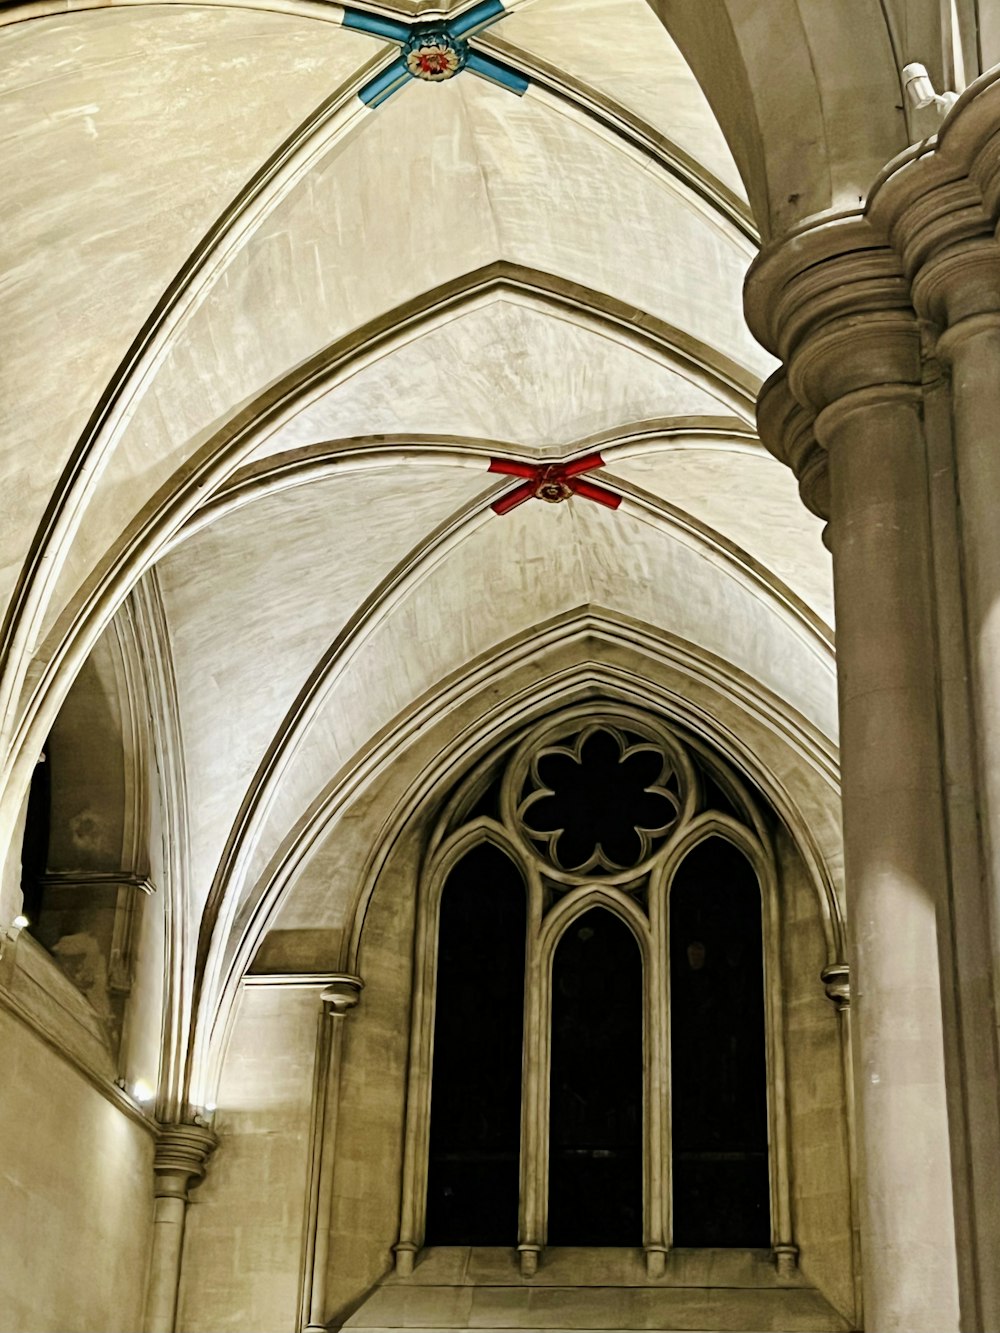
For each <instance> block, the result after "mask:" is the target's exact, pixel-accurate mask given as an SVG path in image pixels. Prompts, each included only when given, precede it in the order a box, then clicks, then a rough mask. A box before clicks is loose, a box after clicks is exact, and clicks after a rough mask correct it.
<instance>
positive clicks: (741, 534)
mask: <svg viewBox="0 0 1000 1333" xmlns="http://www.w3.org/2000/svg"><path fill="white" fill-rule="evenodd" d="M612 466H613V469H614V473H615V475H616V476H619V477H622V478H623V479H624V480H626V481H632V482H634V483H635V484H636V485H637V486H641V487H643V488H644V489H645V490H647V491H650V492H651V493H652V494H654V495H658V496H660V497H661V498H662V499H663V500H666V501H667V503H668V504H671V505H676V507H677V508H678V509H681V510H683V511H684V512H686V513H688V514H691V515H692V516H693V517H694V518H696V519H699V520H700V521H701V522H702V523H706V524H707V525H708V526H709V527H710V528H712V529H714V530H715V531H716V532H719V533H721V534H722V535H723V536H724V537H727V538H728V539H729V540H730V541H732V542H734V543H735V544H736V545H737V546H739V547H742V549H743V550H744V551H746V552H747V554H748V555H750V556H752V557H753V558H754V559H755V560H757V561H759V562H760V564H761V565H762V566H764V568H765V569H769V570H771V571H772V572H773V573H774V574H776V575H777V576H778V578H779V579H781V580H783V581H784V582H785V583H786V584H787V585H788V587H789V588H790V589H791V590H792V591H793V592H794V593H795V594H796V595H797V596H798V597H801V598H802V600H803V601H804V602H805V603H806V605H807V606H809V607H811V608H812V610H813V611H814V612H815V613H816V615H818V616H819V617H820V618H821V619H822V620H823V621H825V622H826V624H827V625H832V624H833V565H832V561H831V559H830V552H829V551H828V550H827V549H826V547H825V546H824V545H823V539H822V533H823V521H822V519H818V518H817V517H816V516H815V515H814V514H811V513H810V512H809V510H808V509H806V507H805V505H804V504H803V503H802V501H801V500H800V499H799V492H798V487H797V486H796V483H795V477H794V476H793V475H792V473H791V471H790V470H789V469H788V468H786V467H785V466H784V465H783V464H781V463H779V462H778V460H777V459H776V458H773V457H772V456H771V455H770V454H768V453H765V451H764V450H763V448H761V447H760V446H759V445H758V446H757V447H756V449H755V450H753V451H751V449H750V448H748V447H747V444H746V443H745V442H728V443H727V442H726V441H725V440H724V439H720V440H713V441H711V442H710V443H705V442H702V443H701V445H700V447H699V441H698V438H697V437H695V438H694V439H684V440H683V441H675V440H670V439H667V440H661V441H658V442H655V441H652V440H651V441H649V444H648V447H647V450H646V452H644V453H642V454H640V455H633V456H632V457H630V458H622V459H616V460H615V461H614V463H613V464H612Z"/></svg>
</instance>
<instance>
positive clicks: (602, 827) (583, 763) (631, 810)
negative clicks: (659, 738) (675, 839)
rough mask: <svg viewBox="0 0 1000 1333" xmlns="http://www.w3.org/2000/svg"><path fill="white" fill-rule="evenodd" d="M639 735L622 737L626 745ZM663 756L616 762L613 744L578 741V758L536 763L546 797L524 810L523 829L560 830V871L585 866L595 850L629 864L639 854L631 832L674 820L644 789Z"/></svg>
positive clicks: (609, 738) (637, 755) (602, 739)
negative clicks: (524, 823)
mask: <svg viewBox="0 0 1000 1333" xmlns="http://www.w3.org/2000/svg"><path fill="white" fill-rule="evenodd" d="M639 739H640V738H639V737H634V736H631V735H629V734H626V736H625V740H626V742H627V743H628V744H635V743H636V742H637V741H639ZM662 769H663V758H662V756H661V755H660V754H658V753H656V752H655V751H651V750H638V751H635V752H633V753H632V754H630V755H628V757H627V758H625V759H622V754H621V746H620V744H619V742H618V740H617V739H616V738H615V737H614V736H613V735H612V734H611V733H610V732H607V731H595V732H593V733H592V734H591V735H590V736H588V737H587V739H586V740H585V741H584V743H583V746H582V748H581V750H580V758H579V759H577V758H575V757H574V756H573V755H571V754H564V753H560V752H556V753H554V754H546V755H544V756H543V757H542V758H541V759H540V760H539V763H538V776H539V777H540V778H541V780H542V782H543V783H544V784H545V786H546V787H548V788H549V789H550V793H551V794H550V795H547V796H543V797H542V798H541V799H540V800H538V801H535V802H534V803H533V804H532V805H531V806H529V808H528V812H527V816H526V822H527V824H528V827H529V829H531V830H533V831H535V832H538V833H546V832H552V831H554V830H556V829H560V830H561V832H560V834H559V836H558V838H557V839H556V840H555V846H554V855H555V858H556V861H557V863H558V864H559V865H560V866H562V867H563V869H565V870H572V869H577V868H578V867H580V866H583V865H586V864H587V863H588V861H589V860H590V858H591V856H592V855H593V854H594V852H595V850H596V849H597V848H601V849H602V850H603V852H604V855H605V856H606V857H607V858H608V860H610V861H612V862H613V863H614V864H615V865H618V866H631V865H634V864H635V863H636V862H637V861H638V860H639V859H640V857H641V855H642V843H641V840H640V838H639V835H638V833H637V832H636V830H637V829H640V828H641V829H648V830H650V831H655V830H659V829H661V828H663V827H665V826H666V825H668V824H669V823H670V822H671V820H672V819H673V817H674V807H673V806H672V804H671V803H670V802H669V801H668V800H667V799H666V798H665V797H664V796H663V795H662V794H660V793H659V792H655V791H653V792H651V791H647V790H646V788H647V787H650V786H652V785H653V784H654V783H656V782H657V781H658V780H659V777H660V774H661V772H662Z"/></svg>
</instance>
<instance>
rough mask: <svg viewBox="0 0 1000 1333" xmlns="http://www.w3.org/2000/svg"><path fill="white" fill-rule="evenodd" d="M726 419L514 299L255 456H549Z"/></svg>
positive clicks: (634, 358) (610, 344)
mask: <svg viewBox="0 0 1000 1333" xmlns="http://www.w3.org/2000/svg"><path fill="white" fill-rule="evenodd" d="M729 411H730V407H729V404H727V403H725V402H724V401H723V400H722V399H721V398H719V397H718V396H716V395H713V394H711V393H709V392H707V391H706V390H705V389H704V388H703V387H702V386H701V385H699V384H697V383H696V382H694V381H693V379H690V378H685V377H684V376H683V375H681V374H678V373H677V372H676V371H675V370H674V369H672V368H671V367H670V366H667V365H664V364H663V362H662V361H660V360H657V359H656V358H655V357H654V355H653V354H652V353H651V352H647V353H645V354H644V353H642V352H638V351H635V350H633V349H631V348H629V347H626V346H624V345H623V344H622V343H621V342H618V341H616V340H615V339H614V338H612V337H611V336H609V335H606V334H603V333H595V332H592V331H590V330H589V329H586V328H581V327H580V326H579V325H576V324H574V323H572V322H571V321H570V319H569V318H568V317H567V316H566V315H565V314H563V315H561V316H560V315H557V314H556V313H555V312H546V311H545V310H539V309H537V308H534V307H532V306H531V305H529V304H526V303H524V302H521V301H519V300H517V299H516V297H506V298H497V299H494V300H491V301H489V303H488V304H485V305H482V306H478V307H476V308H474V309H472V310H470V311H468V312H467V313H464V314H460V315H458V316H456V317H455V318H454V319H451V320H449V321H448V322H447V323H445V324H441V325H439V326H438V327H436V328H433V329H431V330H429V331H428V332H427V333H425V334H423V335H422V336H421V337H419V338H415V339H414V340H413V341H412V342H409V343H405V344H403V345H402V346H401V347H398V348H396V349H393V350H391V351H389V352H387V353H386V355H385V356H383V357H381V358H380V359H379V360H378V361H375V362H374V363H370V364H367V365H365V366H363V367H362V369H360V370H359V371H358V372H357V373H356V374H354V375H352V376H351V377H350V378H349V379H347V380H345V381H344V382H343V383H341V384H339V385H338V386H337V387H336V388H334V389H332V390H330V392H329V393H327V394H325V395H324V396H323V397H322V398H320V399H318V400H317V401H316V402H313V403H311V404H310V405H309V406H308V407H306V408H305V409H304V410H303V411H302V412H300V413H299V414H298V415H297V416H295V417H293V418H292V419H291V420H290V421H288V422H287V423H286V424H285V425H283V426H282V427H281V429H280V430H278V431H277V432H276V433H275V434H274V435H272V436H270V437H269V438H268V440H267V441H266V442H265V443H264V444H262V445H261V446H260V447H259V448H258V449H257V450H256V451H255V453H254V458H255V459H260V458H264V457H267V456H268V455H270V454H272V453H280V452H281V451H282V450H285V449H294V448H297V447H299V446H301V445H306V444H313V443H316V442H318V441H321V440H335V439H348V438H351V437H354V436H361V435H376V434H378V433H380V432H381V433H386V434H395V433H405V432H413V433H420V434H431V435H433V434H434V433H435V432H436V433H440V434H442V435H461V436H467V437H469V438H472V439H483V440H498V441H508V442H510V443H512V444H516V445H519V446H524V447H526V448H528V449H532V450H536V451H538V452H540V453H551V452H552V451H553V450H555V451H559V450H561V449H563V448H565V447H567V446H569V445H572V444H574V443H576V442H577V441H580V440H584V439H586V438H587V437H588V436H590V435H595V434H597V433H598V432H601V431H614V430H615V429H616V428H617V427H619V426H621V425H622V424H624V423H628V422H632V421H641V420H644V419H645V418H647V417H653V416H682V415H688V416H700V415H705V416H719V415H726V414H728V413H729Z"/></svg>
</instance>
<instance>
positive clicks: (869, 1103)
mask: <svg viewBox="0 0 1000 1333" xmlns="http://www.w3.org/2000/svg"><path fill="white" fill-rule="evenodd" d="M839 332H841V333H842V335H843V336H842V337H836V336H834V337H833V338H831V339H830V340H829V342H828V345H827V348H826V349H825V350H826V351H827V352H829V353H830V354H831V355H832V356H833V357H834V358H835V364H831V365H830V367H829V370H830V372H831V377H832V379H833V383H832V384H831V385H830V386H829V387H831V388H833V389H834V393H832V394H830V395H829V398H828V401H827V402H826V404H825V406H823V408H822V410H821V411H820V413H819V415H818V417H817V419H816V423H815V430H816V437H817V440H818V441H819V443H820V444H821V446H822V447H823V448H825V449H826V452H827V456H828V466H829V475H830V509H831V513H830V520H831V522H830V528H831V533H830V537H831V549H832V551H833V567H834V597H835V604H836V610H837V664H838V680H839V687H840V718H841V737H840V741H841V782H842V790H843V806H844V859H845V870H846V884H847V894H848V899H847V920H848V934H849V939H850V942H851V953H852V970H853V973H854V976H855V986H854V999H853V1005H852V1008H853V1011H854V1023H853V1028H854V1036H855V1042H854V1070H855V1096H856V1107H857V1115H858V1130H859V1149H860V1153H859V1156H860V1162H861V1172H862V1179H863V1181H864V1190H863V1198H862V1214H861V1227H862V1249H863V1257H864V1307H865V1317H866V1322H867V1324H868V1326H869V1327H870V1328H872V1329H877V1330H879V1333H889V1331H890V1330H899V1333H918V1331H922V1330H926V1331H927V1333H935V1331H937V1333H944V1330H957V1329H958V1328H959V1327H960V1312H959V1296H958V1292H959V1280H958V1267H957V1254H956V1245H955V1220H954V1202H953V1190H952V1161H951V1134H950V1127H949V1120H948V1097H947V1080H946V1061H945V1028H944V1017H943V1006H944V996H943V986H942V977H941V972H940V966H939V951H940V950H941V949H942V934H944V936H945V938H947V920H948V870H947V857H946V835H945V826H944V806H943V800H942V791H941V753H940V745H939V720H938V701H937V693H936V685H937V682H936V668H935V663H936V637H935V627H934V607H933V588H932V579H931V567H930V531H929V508H928V490H927V465H926V455H925V445H924V437H923V430H922V420H921V393H920V373H919V356H918V344H917V341H916V338H915V330H914V328H913V325H912V323H911V321H909V320H908V319H907V318H906V317H905V316H902V317H898V318H897V317H896V316H892V315H890V316H888V317H886V318H882V319H878V320H875V319H872V320H869V321H868V322H867V325H866V326H865V327H861V326H859V324H858V323H857V322H852V323H851V325H850V326H845V327H844V328H843V329H842V330H840V331H839ZM865 362H867V363H868V364H867V366H866V365H865V364H864V363H865ZM893 362H897V363H898V364H896V365H893V364H892V363H893ZM837 363H839V364H837ZM849 368H851V369H853V371H854V376H855V377H856V378H854V383H853V384H852V383H851V379H850V378H847V379H846V380H845V378H844V372H845V370H847V369H849ZM814 369H819V367H818V366H814ZM872 371H874V374H875V376H877V379H876V382H874V383H872V382H870V381H869V382H866V381H867V380H868V377H869V375H870V374H871V373H872ZM821 374H822V372H821ZM837 380H839V381H840V383H837V382H836V381H837ZM818 387H819V386H817V388H818ZM837 389H842V390H846V391H844V392H840V393H837V392H836V390H837ZM828 392H829V390H828Z"/></svg>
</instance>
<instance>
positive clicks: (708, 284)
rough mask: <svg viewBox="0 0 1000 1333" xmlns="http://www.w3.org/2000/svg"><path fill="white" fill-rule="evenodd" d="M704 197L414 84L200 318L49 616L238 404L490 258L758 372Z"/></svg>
mask: <svg viewBox="0 0 1000 1333" xmlns="http://www.w3.org/2000/svg"><path fill="white" fill-rule="evenodd" d="M705 209H706V206H705V205H703V204H702V202H701V201H700V200H697V199H695V198H694V197H692V196H690V194H689V192H687V191H686V190H685V189H684V188H683V187H681V186H679V185H678V184H677V182H676V181H673V180H672V179H670V178H664V177H663V176H662V175H657V174H655V173H654V172H652V171H651V170H650V169H648V167H647V166H645V165H644V164H642V163H637V162H636V161H634V160H633V159H631V158H629V157H628V156H626V155H624V154H622V153H620V152H618V151H617V150H616V149H615V148H614V147H613V146H611V145H609V144H608V143H607V142H605V141H604V140H602V139H599V138H597V137H596V136H594V135H592V134H590V133H588V132H587V131H586V130H584V129H581V128H580V127H579V126H578V125H577V124H576V123H575V122H572V121H569V120H567V119H566V118H565V117H564V116H561V115H559V114H558V113H556V112H554V111H552V110H551V109H550V108H548V107H547V106H544V105H541V104H539V103H537V102H534V103H533V102H530V101H529V100H528V99H518V98H517V97H515V96H513V95H512V94H510V93H509V92H506V91H504V90H502V89H498V88H495V87H493V86H491V85H489V84H487V83H485V82H484V81H482V80H479V79H476V78H475V77H472V76H470V77H467V78H459V79H455V80H453V81H451V82H449V83H446V84H443V85H440V86H439V85H431V84H423V83H420V82H419V81H413V82H412V83H411V84H410V85H409V86H407V87H406V88H404V89H403V91H402V92H401V93H400V94H398V95H397V96H396V97H394V98H393V99H391V100H390V101H389V102H387V103H386V104H385V105H384V106H383V107H380V108H379V110H378V112H377V113H376V114H375V115H373V116H371V117H369V118H368V119H366V120H365V121H364V122H363V123H362V125H361V126H360V127H359V128H358V130H357V131H356V132H355V133H353V135H352V136H351V137H349V138H348V139H347V140H346V141H345V142H344V143H342V144H341V145H340V146H339V147H337V148H336V149H335V150H333V151H332V152H331V153H330V154H328V156H327V158H326V159H325V160H324V161H323V163H322V164H321V165H319V166H318V167H317V168H316V169H315V170H314V171H313V172H312V173H310V175H309V176H308V177H307V178H306V180H305V181H304V182H303V183H302V184H301V185H300V186H299V187H298V188H296V189H295V190H293V191H292V193H291V194H290V195H289V196H288V197H287V198H285V199H283V200H282V201H281V202H279V203H278V204H277V206H276V207H275V208H274V210H273V212H271V213H270V214H269V215H268V216H267V217H266V218H265V219H264V221H262V223H261V224H260V226H259V227H258V228H257V230H256V231H255V232H254V234H253V236H252V237H251V238H250V239H249V240H248V241H247V242H246V244H244V245H243V246H242V248H241V249H240V250H239V251H238V252H237V254H236V255H235V257H234V258H233V259H232V260H231V262H230V263H229V264H228V265H227V267H226V268H225V270H224V271H223V273H222V274H221V276H220V277H219V278H218V280H217V281H216V282H215V285H214V286H213V288H212V291H211V294H210V296H209V297H208V298H207V299H206V300H205V301H204V302H203V303H202V304H201V305H200V307H199V308H198V309H197V311H196V312H195V313H194V314H193V315H192V317H191V318H190V320H189V322H188V323H187V325H186V327H185V328H184V329H183V331H182V333H181V334H180V335H179V337H178V340H177V341H176V343H175V345H174V347H173V349H172V351H171V352H170V354H169V355H168V356H167V357H166V358H165V360H164V362H163V364H162V366H161V368H160V369H159V372H158V374H157V375H156V378H155V380H154V381H153V383H152V385H151V387H150V389H149V390H148V392H147V393H146V395H145V397H144V398H143V399H142V401H141V402H140V403H139V404H138V406H137V407H136V410H135V415H134V417H133V419H132V421H131V424H130V425H129V427H128V429H127V431H126V434H125V435H124V437H123V439H122V440H121V442H120V443H119V444H118V446H117V448H116V449H115V451H114V454H113V456H112V458H111V460H110V462H109V464H108V466H107V468H106V470H105V472H104V474H103V476H102V478H101V481H100V485H99V488H98V490H97V493H96V495H95V498H94V499H93V500H92V501H91V504H90V506H89V510H88V513H87V515H86V516H85V519H84V523H83V526H82V527H81V531H80V533H79V535H78V537H77V540H76V542H75V546H74V549H73V553H72V557H71V559H70V560H69V561H68V562H67V564H66V567H65V568H64V570H63V571H62V575H61V587H60V589H59V591H58V593H57V596H56V599H55V601H54V604H53V615H54V614H55V613H56V611H57V610H58V609H59V608H60V607H61V606H64V605H65V604H66V603H67V602H68V600H69V598H70V597H71V596H72V595H73V591H74V589H75V588H77V587H79V586H80V585H81V584H82V583H83V582H84V580H85V579H86V578H87V576H88V575H89V573H90V570H91V568H92V567H93V564H94V563H95V562H96V560H98V559H99V558H100V555H101V553H102V552H103V551H104V550H105V549H106V548H107V544H108V537H109V534H112V533H116V532H120V531H122V530H124V528H125V527H126V525H127V523H128V522H129V521H130V520H131V519H132V518H133V516H134V515H135V513H136V512H137V510H139V509H141V507H142V503H143V500H144V499H145V498H148V497H150V496H152V495H153V494H155V492H156V491H157V490H158V489H159V487H160V486H162V485H164V484H165V483H166V482H167V481H168V480H169V478H170V476H171V474H172V473H173V472H174V471H175V469H176V468H177V467H179V466H180V465H181V464H182V463H183V462H184V461H185V460H186V459H187V458H188V457H190V456H191V454H192V453H193V452H194V451H195V449H196V448H197V447H198V446H199V445H202V444H203V443H204V442H205V440H206V439H208V438H210V435H211V432H212V430H213V428H217V427H218V426H219V425H221V424H222V423H223V422H225V421H226V420H227V419H229V418H230V417H231V416H232V415H233V413H234V411H235V409H236V408H237V407H240V406H243V405H245V404H246V403H248V402H249V401H250V400H251V399H253V398H254V396H255V395H257V394H259V393H260V392H261V391H262V390H263V389H264V388H265V386H268V385H271V384H273V383H274V382H275V381H277V380H278V379H280V377H281V376H282V375H287V374H288V373H289V372H290V371H291V370H292V369H293V368H294V367H296V366H299V365H301V364H302V363H303V362H304V361H305V360H306V359H307V358H308V357H310V356H311V355H315V354H316V353H318V352H319V351H320V350H321V349H322V348H324V347H328V346H329V345H330V344H332V343H334V342H335V340H336V339H337V338H338V336H344V335H346V334H348V333H349V332H351V331H352V330H357V329H359V328H361V327H363V326H365V325H366V324H370V323H371V322H372V321H380V320H382V321H385V322H386V324H391V319H390V318H389V316H388V312H389V311H391V310H393V309H395V308H398V307H399V305H400V304H401V303H402V302H405V301H406V300H408V299H413V298H415V297H418V296H420V295H421V294H422V293H426V292H428V291H430V290H431V289H433V288H434V287H435V286H437V285H438V284H440V283H442V282H445V281H447V280H449V279H455V278H457V277H460V276H461V275H463V274H467V273H469V272H470V271H472V270H475V269H477V268H478V267H480V266H482V265H484V264H488V263H490V262H492V261H494V260H497V259H503V260H510V261H513V262H516V263H518V264H522V265H526V266H528V267H529V268H537V269H540V270H541V271H542V272H544V273H549V274H553V275H555V277H556V279H558V280H563V281H567V282H571V283H572V282H575V283H582V284H584V285H586V286H589V287H593V288H596V289H597V290H598V291H599V292H602V293H606V294H609V295H611V296H613V297H615V298H616V299H617V300H619V301H620V302H623V303H625V304H626V305H627V306H628V307H629V308H631V309H634V310H636V311H642V312H646V313H647V314H649V315H652V316H654V317H658V318H659V319H661V320H663V321H664V322H665V323H666V324H668V325H670V326H672V327H673V328H675V329H677V330H678V337H679V338H681V339H682V340H683V339H689V340H690V339H694V340H698V341H700V342H702V343H703V344H704V345H705V346H706V347H708V348H712V349H717V350H716V354H717V355H718V356H720V357H721V359H722V361H724V362H725V361H727V359H729V360H731V361H732V362H734V363H735V364H736V365H737V366H741V367H743V368H744V373H745V374H746V375H748V376H749V377H750V380H751V381H752V380H753V379H754V378H756V377H762V376H763V375H764V374H766V373H768V371H769V370H770V368H771V365H772V362H771V358H770V357H769V356H768V355H767V354H766V353H764V352H763V351H762V350H761V348H760V347H759V346H758V345H757V344H756V343H755V342H754V341H753V339H752V338H751V336H750V334H749V332H748V330H747V329H746V326H745V324H744V322H743V318H742V314H741V311H740V305H739V301H740V295H739V294H740V288H741V284H742V278H743V274H744V271H745V269H746V266H747V264H748V263H749V260H750V258H751V254H752V250H751V247H750V246H749V243H748V242H747V241H746V239H745V238H744V237H743V236H742V235H740V234H739V233H737V232H735V230H734V229H732V228H729V229H728V231H727V230H726V229H720V228H719V227H716V226H715V224H714V223H713V222H711V221H706V215H705ZM372 256H377V257H378V258H377V262H372Z"/></svg>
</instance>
